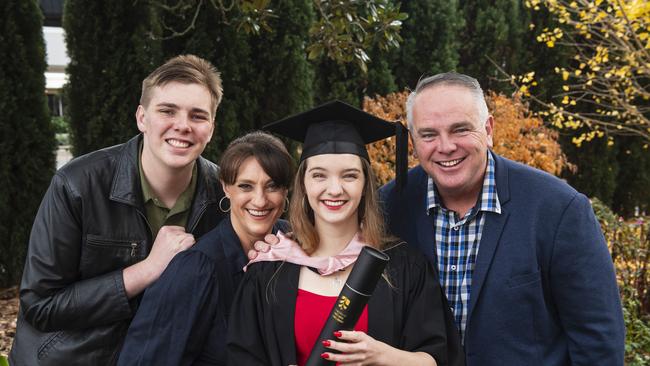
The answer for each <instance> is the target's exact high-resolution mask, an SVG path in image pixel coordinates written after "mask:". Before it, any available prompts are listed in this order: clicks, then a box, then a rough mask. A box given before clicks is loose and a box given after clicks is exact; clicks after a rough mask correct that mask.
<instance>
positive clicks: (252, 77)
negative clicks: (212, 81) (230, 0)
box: [163, 0, 313, 161]
mask: <svg viewBox="0 0 650 366" xmlns="http://www.w3.org/2000/svg"><path fill="white" fill-rule="evenodd" d="M168 2H169V4H170V5H172V4H175V3H176V1H175V0H168ZM268 6H271V7H272V8H273V13H274V14H275V16H274V17H272V18H269V19H268V20H267V23H266V24H267V27H268V29H267V31H263V32H259V34H258V35H254V34H250V33H247V32H244V31H239V30H238V29H237V27H235V26H233V25H229V24H227V23H226V22H227V21H228V19H233V18H237V19H238V18H239V17H240V16H241V15H240V14H239V13H237V11H238V10H237V9H236V8H235V9H231V10H230V11H229V13H228V14H227V16H228V17H229V18H225V16H226V15H224V14H223V13H222V12H221V11H219V10H218V9H216V8H214V7H207V8H205V9H203V10H202V11H201V12H200V13H199V14H198V15H197V18H196V19H195V20H194V28H193V29H192V30H191V31H188V32H186V33H185V34H183V35H182V36H175V37H172V38H169V39H165V40H164V41H163V52H164V54H165V55H166V58H169V57H173V56H175V55H177V54H182V53H192V54H195V55H197V56H200V57H203V58H205V59H207V60H210V61H211V62H212V63H213V64H214V65H215V66H216V67H217V69H218V70H219V71H220V72H221V77H222V79H223V88H224V97H223V100H222V102H221V105H220V106H219V109H218V110H217V115H216V126H215V133H214V136H213V139H212V142H211V143H210V145H209V146H208V148H207V149H206V151H205V153H204V154H203V155H204V156H205V157H207V158H209V159H211V160H214V161H217V160H218V158H219V156H220V154H221V152H222V151H223V150H224V149H225V148H226V147H227V146H228V144H229V143H230V141H232V140H233V139H234V138H235V137H237V136H240V135H242V134H244V133H246V132H248V131H251V130H254V129H259V128H261V127H262V125H264V124H265V123H268V122H271V121H274V120H276V119H280V118H282V117H285V116H287V115H289V114H293V113H296V112H298V111H302V110H305V109H307V108H309V107H311V106H312V103H313V92H312V88H313V69H312V65H311V64H310V63H309V62H308V61H307V55H306V53H305V42H306V39H308V30H309V25H310V24H311V23H312V22H313V10H312V4H311V1H310V0H291V1H275V2H271V3H269V4H268ZM182 15H183V14H182V13H163V22H164V24H166V25H167V27H170V28H172V29H174V28H178V27H180V25H182V24H183V22H184V21H185V20H184V19H183V17H182Z"/></svg>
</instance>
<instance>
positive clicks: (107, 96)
mask: <svg viewBox="0 0 650 366" xmlns="http://www.w3.org/2000/svg"><path fill="white" fill-rule="evenodd" d="M152 23H153V17H152V12H151V10H150V7H149V5H147V4H146V2H143V1H133V0H114V1H85V0H67V1H66V2H65V4H64V12H63V28H64V29H65V34H66V44H67V48H68V55H69V56H70V64H69V65H68V68H67V73H68V76H69V85H68V86H67V88H66V96H67V99H66V100H67V113H68V115H69V121H70V128H71V135H72V136H71V137H72V145H73V152H74V154H75V155H79V154H84V153H87V152H89V151H92V150H96V149H98V148H101V147H105V146H110V145H114V144H117V143H121V142H124V141H126V140H127V139H128V138H129V137H131V136H133V135H134V134H135V133H137V126H136V122H135V118H134V113H135V110H136V108H137V106H138V103H139V99H140V93H141V86H142V80H143V79H144V78H145V77H146V76H147V75H148V74H149V72H151V71H152V70H153V69H154V68H155V67H156V66H158V64H159V63H160V49H159V44H158V41H156V40H155V39H154V38H152V37H151V34H150V31H151V30H152V29H155V26H153V25H152Z"/></svg>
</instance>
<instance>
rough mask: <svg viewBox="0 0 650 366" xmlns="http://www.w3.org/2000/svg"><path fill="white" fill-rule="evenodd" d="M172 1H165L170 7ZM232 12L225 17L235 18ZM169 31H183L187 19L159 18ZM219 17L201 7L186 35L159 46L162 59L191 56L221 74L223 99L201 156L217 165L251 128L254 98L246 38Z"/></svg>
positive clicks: (165, 15)
mask: <svg viewBox="0 0 650 366" xmlns="http://www.w3.org/2000/svg"><path fill="white" fill-rule="evenodd" d="M174 2H175V0H169V3H170V5H173V3H174ZM236 11H237V10H236V9H233V10H232V11H231V12H230V13H229V14H228V15H229V17H231V18H232V17H236V16H238V14H237V13H236ZM161 16H162V17H164V21H165V24H166V25H167V26H168V27H171V28H172V29H183V27H186V26H187V19H183V18H181V17H178V16H177V15H176V14H169V13H166V14H161ZM224 20H225V19H224V18H223V14H222V13H221V12H220V11H219V10H217V9H215V8H214V7H212V6H205V7H204V8H203V9H202V10H201V12H200V13H199V14H198V16H197V18H196V20H195V22H194V28H193V29H192V30H191V31H190V32H188V33H187V34H185V35H183V36H179V37H172V38H169V39H167V40H165V41H163V42H162V49H163V54H164V58H165V59H168V58H171V57H174V56H177V55H180V54H193V55H196V56H199V57H202V58H204V59H206V60H209V61H210V62H212V63H213V64H214V66H215V67H216V68H217V69H218V70H219V72H220V73H221V79H222V83H223V91H224V96H223V99H222V101H221V104H220V105H219V108H218V109H217V114H216V118H215V131H214V134H213V136H212V141H211V142H210V144H209V145H208V146H207V148H206V150H205V152H204V153H203V156H204V157H206V158H208V159H210V160H213V161H217V160H218V158H219V156H220V154H221V152H223V150H224V149H225V148H226V147H227V146H228V143H230V141H231V140H232V139H233V138H235V137H237V136H238V135H240V134H241V132H242V131H247V130H250V129H252V128H254V127H255V115H254V111H255V110H256V108H257V98H256V95H255V94H254V93H253V91H252V90H251V89H250V88H249V86H250V83H251V79H252V76H253V74H255V72H251V49H250V45H249V42H250V40H249V38H250V36H249V35H248V34H246V33H245V32H243V31H238V29H237V27H235V26H233V25H228V24H226V23H225V22H224Z"/></svg>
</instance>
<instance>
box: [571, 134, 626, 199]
mask: <svg viewBox="0 0 650 366" xmlns="http://www.w3.org/2000/svg"><path fill="white" fill-rule="evenodd" d="M560 141H561V143H562V150H563V151H564V153H565V154H566V155H567V158H568V160H569V161H570V162H572V163H574V164H575V165H576V171H575V172H570V171H565V174H564V176H563V178H565V179H566V180H567V181H568V183H569V184H570V185H571V186H573V187H574V188H575V189H577V190H578V191H580V192H582V193H584V194H586V195H587V196H588V197H597V198H598V199H600V200H601V201H603V202H605V204H606V205H608V206H611V204H612V203H613V199H614V191H615V190H616V184H617V182H616V176H617V175H618V172H619V168H618V164H617V162H616V155H617V153H618V147H617V146H616V145H614V146H608V145H607V141H605V140H603V139H596V140H592V141H591V142H589V143H586V144H583V145H582V147H577V146H575V144H573V143H572V142H571V136H566V135H561V139H560Z"/></svg>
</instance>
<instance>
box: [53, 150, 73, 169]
mask: <svg viewBox="0 0 650 366" xmlns="http://www.w3.org/2000/svg"><path fill="white" fill-rule="evenodd" d="M71 148H72V147H71V146H70V145H60V146H59V148H58V149H57V151H56V169H59V168H60V167H62V166H63V165H65V163H67V162H68V161H70V159H72V153H71V152H70V149H71Z"/></svg>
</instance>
